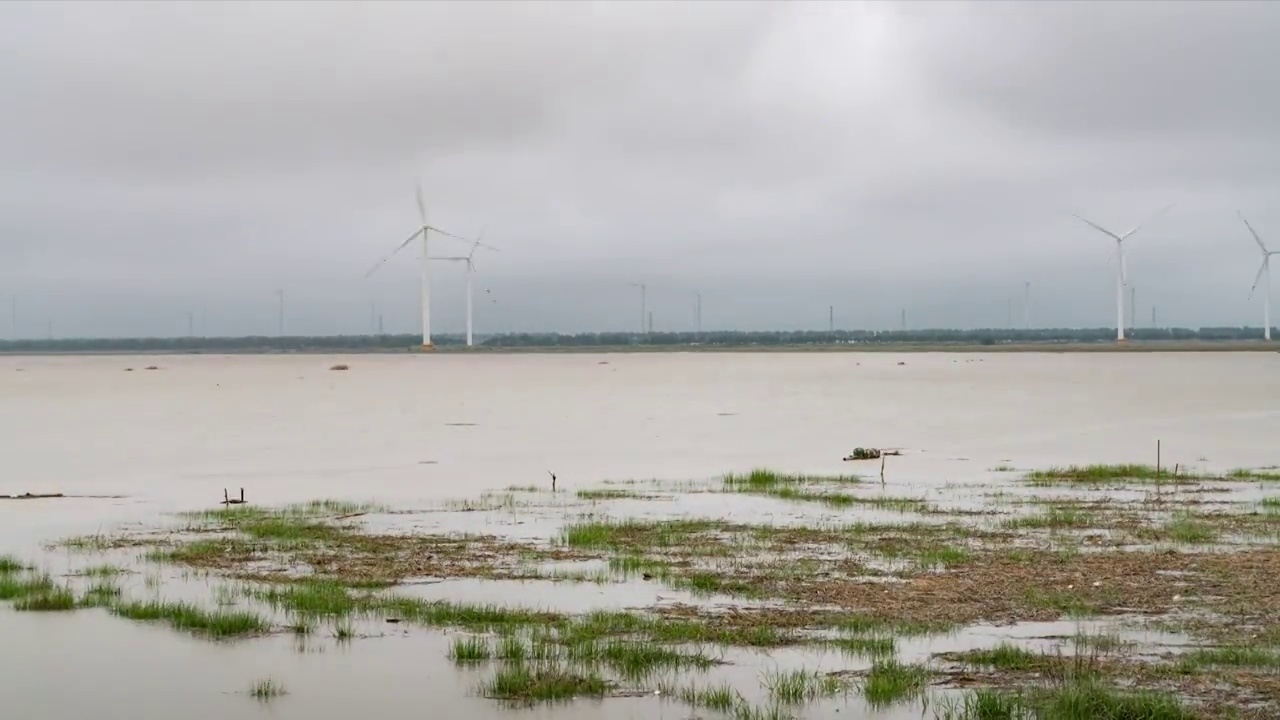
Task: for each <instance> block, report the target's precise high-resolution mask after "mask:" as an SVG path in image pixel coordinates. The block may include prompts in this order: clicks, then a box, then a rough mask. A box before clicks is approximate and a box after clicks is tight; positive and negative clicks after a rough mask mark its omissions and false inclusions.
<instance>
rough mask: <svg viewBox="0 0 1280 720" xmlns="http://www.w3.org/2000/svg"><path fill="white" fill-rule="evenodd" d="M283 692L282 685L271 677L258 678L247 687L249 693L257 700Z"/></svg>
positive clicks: (273, 696)
mask: <svg viewBox="0 0 1280 720" xmlns="http://www.w3.org/2000/svg"><path fill="white" fill-rule="evenodd" d="M284 694H285V689H284V685H282V684H280V683H279V682H277V681H276V680H274V679H272V678H267V679H265V680H259V681H257V682H255V683H254V684H253V686H252V687H250V688H249V695H251V696H252V697H254V698H256V699H258V700H270V699H272V698H277V697H280V696H281V695H284Z"/></svg>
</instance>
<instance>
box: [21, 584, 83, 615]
mask: <svg viewBox="0 0 1280 720" xmlns="http://www.w3.org/2000/svg"><path fill="white" fill-rule="evenodd" d="M13 608H14V609H15V610H30V611H38V612H63V611H67V610H75V609H76V596H75V593H73V592H71V591H70V590H68V589H67V588H64V587H50V588H47V589H45V590H41V591H40V592H36V593H32V594H30V595H27V596H25V597H22V598H19V599H18V601H17V602H15V603H14V604H13Z"/></svg>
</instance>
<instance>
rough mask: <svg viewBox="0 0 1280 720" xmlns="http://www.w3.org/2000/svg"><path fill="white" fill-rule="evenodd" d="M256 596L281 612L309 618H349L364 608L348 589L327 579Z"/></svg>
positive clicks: (270, 590) (259, 592) (256, 594)
mask: <svg viewBox="0 0 1280 720" xmlns="http://www.w3.org/2000/svg"><path fill="white" fill-rule="evenodd" d="M252 595H253V596H254V597H256V598H257V599H258V600H261V601H263V602H265V603H267V604H268V605H270V606H271V607H273V608H275V609H277V610H284V611H287V612H290V613H293V614H295V615H299V616H302V617H307V618H320V617H346V616H348V615H351V614H352V613H355V612H357V611H358V610H361V609H362V603H361V601H360V600H358V599H357V598H356V597H354V596H353V595H352V594H351V593H350V592H349V591H348V590H347V588H346V587H345V586H343V585H341V584H339V583H336V582H332V581H327V580H306V581H303V582H300V583H296V584H292V585H286V586H284V587H271V588H267V589H265V590H261V591H255V592H253V593H252ZM365 604H367V603H365Z"/></svg>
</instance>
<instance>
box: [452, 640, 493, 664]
mask: <svg viewBox="0 0 1280 720" xmlns="http://www.w3.org/2000/svg"><path fill="white" fill-rule="evenodd" d="M492 658H493V650H492V648H490V647H489V642H488V641H487V640H485V639H484V638H481V637H475V636H470V637H459V638H454V639H453V645H452V647H450V648H449V659H450V660H452V661H453V662H454V664H457V665H465V664H469V663H478V662H484V661H486V660H490V659H492Z"/></svg>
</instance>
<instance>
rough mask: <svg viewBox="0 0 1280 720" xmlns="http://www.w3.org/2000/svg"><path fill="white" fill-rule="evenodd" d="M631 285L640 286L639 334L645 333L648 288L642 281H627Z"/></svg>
mask: <svg viewBox="0 0 1280 720" xmlns="http://www.w3.org/2000/svg"><path fill="white" fill-rule="evenodd" d="M627 284H628V285H630V286H631V287H638V288H640V334H642V335H643V334H644V333H645V322H646V321H647V320H648V318H649V288H648V287H646V286H645V284H644V283H627Z"/></svg>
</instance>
